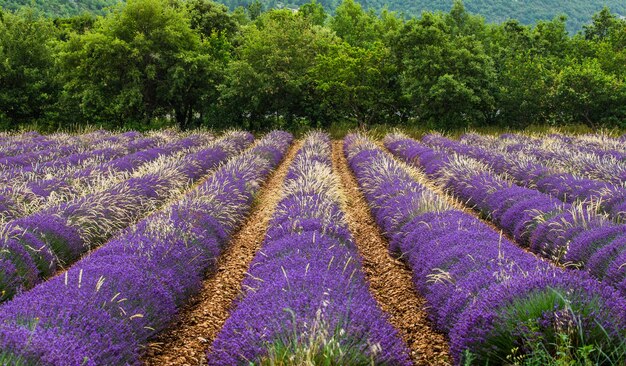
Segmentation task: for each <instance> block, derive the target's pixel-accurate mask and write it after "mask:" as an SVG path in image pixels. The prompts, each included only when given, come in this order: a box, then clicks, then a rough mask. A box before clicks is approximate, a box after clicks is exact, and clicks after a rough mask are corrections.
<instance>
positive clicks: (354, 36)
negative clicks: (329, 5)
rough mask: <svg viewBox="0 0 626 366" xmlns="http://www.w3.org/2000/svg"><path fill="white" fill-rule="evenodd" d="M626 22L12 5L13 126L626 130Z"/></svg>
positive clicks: (354, 8) (138, 0) (4, 35)
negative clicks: (73, 12)
mask: <svg viewBox="0 0 626 366" xmlns="http://www.w3.org/2000/svg"><path fill="white" fill-rule="evenodd" d="M625 46H626V21H624V20H622V19H621V18H620V17H618V16H616V15H615V14H613V13H611V12H610V10H609V9H608V8H605V9H603V10H602V11H600V12H598V13H596V14H595V15H594V16H593V20H592V21H591V22H590V23H589V24H587V25H585V26H584V27H583V30H582V31H581V32H579V33H577V34H575V35H570V34H569V33H568V31H567V28H566V23H565V19H563V18H562V17H557V18H555V19H553V20H550V21H539V22H537V23H536V24H534V25H532V26H525V25H523V24H521V23H520V22H519V21H517V20H508V21H505V22H503V23H499V24H489V23H486V22H485V20H484V18H482V17H480V16H476V15H472V14H471V13H469V12H468V11H467V10H466V9H465V6H464V4H463V3H462V2H460V1H455V3H454V6H453V7H452V9H451V10H450V11H449V12H424V13H423V14H422V15H421V16H419V17H417V18H411V19H408V20H406V19H404V18H403V17H401V16H399V15H398V14H396V13H394V12H389V11H382V12H381V13H380V14H377V13H375V12H374V11H366V10H364V9H363V8H362V7H361V5H359V4H358V3H355V2H354V1H353V0H343V2H342V3H341V4H339V5H338V6H337V9H336V11H335V13H334V15H332V16H331V15H329V14H328V13H327V12H326V11H325V10H324V8H323V6H322V5H321V4H320V3H317V2H315V1H314V2H311V3H307V4H304V5H302V6H301V7H300V9H299V11H292V10H288V9H283V10H269V11H262V9H261V7H258V6H256V7H255V6H251V7H248V8H245V9H244V8H241V7H240V8H237V9H236V10H234V11H229V10H228V9H227V8H226V7H225V6H224V5H222V4H218V3H214V2H211V1H209V0H130V1H128V2H127V3H126V4H124V5H120V6H117V7H115V8H113V9H112V10H111V11H110V12H108V13H107V14H106V15H104V16H94V15H91V14H82V15H79V16H74V17H67V18H49V17H46V16H45V15H44V14H43V13H40V12H38V11H37V10H35V9H32V8H22V9H20V10H18V11H15V12H13V11H7V10H4V11H2V12H0V85H2V88H0V128H2V129H17V128H25V127H32V126H36V127H37V128H38V129H41V130H56V129H58V128H68V127H72V126H74V127H75V126H83V125H96V126H102V127H105V128H133V129H139V130H143V129H147V128H158V127H163V126H171V125H177V126H179V127H181V128H183V129H186V128H192V127H199V126H206V127H211V128H228V127H240V128H246V129H251V130H259V131H260V130H268V129H271V128H276V127H281V128H288V129H298V128H302V127H319V128H328V127H330V126H331V125H333V124H335V123H348V124H353V125H355V126H361V127H364V126H369V125H372V124H375V123H376V124H378V123H384V124H386V125H397V126H408V127H415V126H419V127H422V128H437V129H457V128H467V127H473V128H480V127H491V126H493V127H512V128H525V127H528V126H532V125H550V126H562V125H568V124H584V125H586V126H588V127H589V128H599V127H606V128H624V127H626V120H625V117H626V79H625V77H626V68H625V67H624V65H625V64H626V49H625Z"/></svg>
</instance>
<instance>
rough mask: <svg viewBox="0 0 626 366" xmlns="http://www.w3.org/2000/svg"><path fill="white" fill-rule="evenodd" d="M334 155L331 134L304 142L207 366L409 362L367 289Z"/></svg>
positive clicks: (406, 350)
mask: <svg viewBox="0 0 626 366" xmlns="http://www.w3.org/2000/svg"><path fill="white" fill-rule="evenodd" d="M330 150H331V145H330V139H329V136H328V135H326V134H323V133H319V132H315V133H310V134H309V135H308V136H307V137H306V138H305V141H304V145H303V146H302V148H301V149H300V151H299V152H298V153H297V155H296V157H295V159H294V161H293V163H292V165H291V167H290V168H289V171H288V173H287V177H286V180H285V182H284V185H283V193H282V197H281V200H280V202H279V203H278V205H277V208H276V211H275V213H274V216H273V217H272V220H271V222H270V226H269V230H268V232H267V235H266V237H265V240H264V242H263V245H262V248H261V250H260V252H259V253H258V254H257V255H256V256H255V258H254V259H253V261H252V264H251V265H250V270H249V271H248V276H247V277H246V279H245V280H244V282H243V284H242V287H243V288H244V293H243V298H242V299H241V300H240V301H238V303H237V305H236V308H235V310H234V311H233V312H232V313H231V314H230V317H229V318H228V320H227V321H226V323H225V325H224V327H223V328H222V330H221V332H220V333H219V335H218V337H217V338H216V340H215V341H214V343H213V345H212V352H210V353H209V354H208V363H209V365H224V366H226V365H240V364H248V363H249V362H252V363H254V364H268V365H282V364H292V365H298V364H309V363H307V362H306V361H307V360H308V361H310V362H313V363H315V364H333V365H368V364H376V365H379V364H388V365H411V361H410V359H409V357H408V349H407V347H406V345H404V343H403V342H402V340H401V339H400V338H399V336H398V334H397V332H396V330H395V329H394V328H393V327H392V326H391V325H390V324H389V323H388V322H387V321H386V318H385V316H384V315H383V313H382V311H381V310H380V309H379V308H378V307H377V303H376V301H375V300H374V298H373V297H372V296H371V294H370V293H369V287H368V283H367V280H366V279H365V276H364V274H363V271H362V268H361V266H362V265H361V260H360V256H359V253H358V251H357V249H356V246H355V244H354V242H353V239H352V236H351V234H350V232H349V231H348V227H347V223H346V220H345V216H344V214H343V212H342V210H341V207H340V202H341V197H340V193H339V187H338V182H337V180H336V176H335V175H333V171H332V164H331V159H330V155H331V154H330Z"/></svg>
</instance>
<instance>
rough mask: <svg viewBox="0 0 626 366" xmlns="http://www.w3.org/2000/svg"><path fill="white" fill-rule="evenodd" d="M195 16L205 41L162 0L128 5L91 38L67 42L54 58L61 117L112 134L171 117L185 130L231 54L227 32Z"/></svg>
mask: <svg viewBox="0 0 626 366" xmlns="http://www.w3.org/2000/svg"><path fill="white" fill-rule="evenodd" d="M192 9H193V10H194V11H195V12H194V15H195V16H196V18H194V19H195V20H196V21H198V23H197V24H198V27H199V28H201V29H200V30H199V32H200V34H201V35H202V37H200V36H199V34H198V33H196V32H194V31H193V30H192V29H191V26H190V20H189V18H188V13H187V12H185V11H181V10H179V9H177V8H176V7H174V6H172V5H171V3H170V2H168V1H165V0H132V1H129V2H128V3H127V4H126V6H124V7H123V8H119V9H117V10H116V11H115V12H113V13H111V14H109V15H108V16H106V17H104V18H102V19H100V20H98V22H97V23H96V25H95V28H94V30H93V31H92V32H87V33H85V34H82V35H80V34H74V35H72V36H71V37H70V39H69V40H68V41H67V42H66V43H64V44H63V47H62V50H61V52H60V53H59V58H60V64H61V65H62V77H63V80H64V81H65V88H64V94H63V100H62V103H63V104H64V106H65V107H66V109H70V108H71V109H77V112H79V113H80V115H82V116H83V118H85V119H87V120H90V121H93V122H95V123H97V124H102V125H106V126H110V127H120V126H123V125H142V124H143V125H145V124H149V123H150V121H152V120H153V119H156V118H172V117H173V118H174V119H175V121H176V122H177V123H178V124H179V125H180V126H181V127H183V128H186V127H189V126H190V125H191V124H192V120H193V118H194V115H195V114H196V113H202V108H205V106H206V105H208V103H210V102H211V101H214V99H216V87H215V85H216V84H217V83H219V82H220V80H221V78H222V76H223V75H222V70H223V69H224V67H225V66H226V64H227V61H228V57H229V48H230V44H229V42H228V40H227V39H225V36H224V33H225V31H222V32H220V31H219V30H217V29H216V30H211V29H209V28H210V25H209V24H208V23H209V21H208V20H207V18H209V17H204V18H202V15H203V14H202V12H201V11H199V10H197V8H192ZM198 19H200V20H202V22H201V21H199V20H198ZM221 24H223V23H221ZM209 31H210V33H209Z"/></svg>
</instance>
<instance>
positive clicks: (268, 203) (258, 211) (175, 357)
mask: <svg viewBox="0 0 626 366" xmlns="http://www.w3.org/2000/svg"><path fill="white" fill-rule="evenodd" d="M301 146H302V141H296V142H295V143H293V144H292V146H291V147H290V148H289V151H288V152H287V154H286V156H285V158H284V159H283V161H282V162H281V164H280V165H279V166H278V167H277V168H276V170H275V171H274V172H273V173H272V174H271V175H270V177H269V179H268V180H267V181H266V182H265V184H264V185H263V187H262V189H261V191H260V195H259V196H258V198H257V201H256V204H255V205H254V207H253V208H252V212H251V214H250V216H249V217H248V219H247V220H246V221H245V222H244V224H243V225H242V226H241V229H239V231H237V233H235V235H234V236H233V238H232V240H231V242H230V244H229V246H228V248H227V249H226V251H225V252H224V253H223V254H222V256H221V257H220V259H219V262H218V266H217V271H216V273H214V274H213V275H211V276H209V277H208V278H207V279H206V280H205V281H204V284H203V288H202V290H201V291H200V293H198V294H197V295H196V296H195V297H194V298H193V299H192V300H191V301H190V303H189V305H188V306H187V307H186V308H185V309H183V310H182V311H181V313H180V316H179V318H178V321H177V322H176V323H175V324H172V326H171V327H170V328H169V329H167V330H166V331H164V332H163V333H161V334H160V335H159V336H157V337H156V338H155V339H153V340H152V342H151V343H150V345H149V347H148V350H147V352H146V356H145V357H144V358H143V363H144V364H145V365H149V366H163V365H192V366H196V365H206V356H205V351H206V350H207V349H208V348H209V346H210V345H211V343H212V342H213V340H214V339H215V337H216V336H217V334H218V333H219V331H220V329H221V328H222V326H223V325H224V322H225V321H226V319H227V318H228V315H229V312H230V310H231V306H232V304H233V301H234V300H235V299H236V298H237V296H239V294H240V293H241V282H242V281H243V279H244V277H245V274H246V272H247V271H248V267H249V266H250V263H251V262H252V258H253V257H254V255H255V254H256V252H257V251H258V250H259V248H260V247H261V243H262V241H263V238H264V237H265V233H266V231H267V227H268V224H269V221H270V219H271V217H272V214H273V212H274V209H275V208H276V205H277V204H278V201H279V200H280V192H281V189H282V185H283V181H284V180H285V176H286V175H287V170H288V169H289V166H290V165H291V162H292V160H293V158H294V157H295V154H296V152H297V151H298V150H299V149H300V147H301Z"/></svg>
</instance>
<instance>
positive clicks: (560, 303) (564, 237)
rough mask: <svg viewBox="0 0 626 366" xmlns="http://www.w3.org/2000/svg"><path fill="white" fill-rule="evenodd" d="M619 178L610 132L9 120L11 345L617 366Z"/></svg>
mask: <svg viewBox="0 0 626 366" xmlns="http://www.w3.org/2000/svg"><path fill="white" fill-rule="evenodd" d="M625 182H626V137H625V136H622V137H613V136H609V135H607V134H597V135H577V136H574V135H565V134H558V133H555V134H543V135H521V134H503V135H500V136H491V135H481V134H477V133H467V134H465V135H463V136H461V137H460V138H449V137H446V136H443V135H439V134H429V135H426V136H423V137H421V138H420V139H414V138H411V137H409V136H407V135H404V134H402V133H399V132H398V133H391V134H388V135H387V136H385V137H384V138H382V139H374V138H372V137H369V136H367V135H365V134H362V133H353V134H349V135H348V136H346V137H345V138H344V139H343V140H332V139H331V138H330V136H329V134H327V133H325V132H322V131H316V132H309V133H307V134H306V135H304V136H302V137H301V138H295V137H294V136H293V135H291V134H290V133H288V132H284V131H273V132H270V133H267V134H263V135H258V136H256V137H255V136H254V135H252V134H251V133H249V132H245V131H228V132H208V131H191V132H180V131H174V130H163V131H156V132H149V133H138V132H124V133H115V132H108V131H93V132H89V133H83V134H64V133H56V134H51V135H40V134H38V133H35V132H28V133H20V134H8V133H5V134H0V226H1V229H0V232H1V233H2V235H1V236H0V364H2V365H59V366H61V365H63V366H64V365H68V366H74V365H93V366H95V365H220V366H221V365H223V366H227V365H268V366H269V365H277V366H278V365H329V366H330V365H407V366H408V365H487V364H489V365H623V364H626V185H625Z"/></svg>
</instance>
